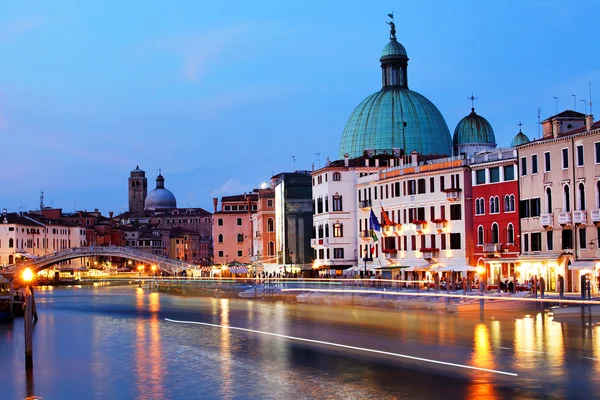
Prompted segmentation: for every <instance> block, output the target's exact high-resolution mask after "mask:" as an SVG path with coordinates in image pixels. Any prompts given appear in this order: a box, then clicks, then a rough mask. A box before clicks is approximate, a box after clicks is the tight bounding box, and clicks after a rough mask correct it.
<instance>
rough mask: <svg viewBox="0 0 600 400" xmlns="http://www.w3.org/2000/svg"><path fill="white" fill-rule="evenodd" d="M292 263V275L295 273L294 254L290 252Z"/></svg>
mask: <svg viewBox="0 0 600 400" xmlns="http://www.w3.org/2000/svg"><path fill="white" fill-rule="evenodd" d="M290 263H291V264H292V266H291V267H290V274H292V273H293V272H294V252H293V251H290Z"/></svg>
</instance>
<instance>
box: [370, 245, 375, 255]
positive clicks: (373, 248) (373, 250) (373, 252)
mask: <svg viewBox="0 0 600 400" xmlns="http://www.w3.org/2000/svg"><path fill="white" fill-rule="evenodd" d="M373 254H375V246H371V255H373Z"/></svg>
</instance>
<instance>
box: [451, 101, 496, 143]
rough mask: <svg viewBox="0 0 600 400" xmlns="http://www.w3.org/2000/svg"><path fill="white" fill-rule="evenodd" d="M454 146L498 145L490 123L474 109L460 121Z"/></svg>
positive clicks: (455, 133) (455, 132) (455, 130)
mask: <svg viewBox="0 0 600 400" xmlns="http://www.w3.org/2000/svg"><path fill="white" fill-rule="evenodd" d="M453 141H454V145H461V144H490V145H496V137H495V136H494V130H493V129H492V126H491V125H490V123H489V122H488V121H487V120H486V119H485V118H483V117H482V116H481V115H477V113H476V112H475V109H474V108H471V114H469V115H467V116H466V117H464V118H463V119H461V120H460V122H459V123H458V125H456V129H454V139H453Z"/></svg>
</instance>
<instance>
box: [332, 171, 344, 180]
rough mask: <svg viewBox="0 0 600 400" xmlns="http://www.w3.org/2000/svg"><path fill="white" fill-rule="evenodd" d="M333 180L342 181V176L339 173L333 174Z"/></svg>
mask: <svg viewBox="0 0 600 400" xmlns="http://www.w3.org/2000/svg"><path fill="white" fill-rule="evenodd" d="M333 180H334V181H341V180H342V174H340V173H339V172H334V173H333Z"/></svg>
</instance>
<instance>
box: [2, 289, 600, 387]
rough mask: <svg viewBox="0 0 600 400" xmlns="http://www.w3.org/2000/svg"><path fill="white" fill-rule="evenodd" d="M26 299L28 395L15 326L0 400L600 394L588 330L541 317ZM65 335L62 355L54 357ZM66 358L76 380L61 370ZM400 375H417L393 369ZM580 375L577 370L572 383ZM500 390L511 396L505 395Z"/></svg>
mask: <svg viewBox="0 0 600 400" xmlns="http://www.w3.org/2000/svg"><path fill="white" fill-rule="evenodd" d="M37 294H39V295H40V296H41V297H42V298H41V301H40V304H39V306H40V307H39V312H40V314H41V319H40V322H39V323H38V325H37V326H36V329H35V335H36V336H35V337H34V346H35V347H34V364H35V365H36V368H38V367H39V368H38V369H36V370H35V386H34V387H33V388H31V387H30V388H29V389H28V388H27V382H26V380H25V375H24V374H21V371H22V368H23V354H22V350H21V351H17V350H20V349H22V348H21V347H19V346H21V345H22V326H21V324H18V323H17V324H15V325H12V326H10V327H8V326H1V325H0V362H1V364H2V365H12V366H13V367H12V368H11V369H9V371H10V372H9V373H8V374H5V375H4V376H3V375H0V387H7V388H8V393H12V394H15V396H8V397H6V398H9V399H10V398H24V397H25V395H26V394H32V392H35V394H36V395H39V396H43V397H45V398H69V395H68V394H69V392H68V391H67V389H68V388H63V386H61V385H59V383H64V382H65V381H68V380H69V379H73V378H74V376H75V377H76V376H78V375H74V376H73V375H72V374H76V373H78V372H79V373H80V374H81V375H82V376H84V377H85V379H86V381H89V383H88V384H80V385H79V386H76V388H75V389H74V388H73V387H71V388H70V389H71V390H75V392H76V393H78V394H81V396H80V397H84V398H87V397H89V398H178V399H180V398H209V399H211V398H227V399H233V398H236V399H237V398H240V399H252V398H265V399H270V398H273V399H285V398H308V399H312V398H315V399H317V398H318V399H320V398H343V399H346V398H356V399H363V398H365V399H368V398H440V397H444V398H465V397H474V398H486V399H487V398H490V399H494V398H519V396H521V398H532V397H536V396H532V395H531V394H530V393H527V392H523V391H526V390H533V389H534V390H545V387H544V385H547V384H548V382H550V385H551V390H555V389H554V388H556V387H559V386H561V385H566V384H567V383H568V381H569V379H570V378H571V379H585V381H583V382H578V383H576V384H575V385H579V384H582V383H585V384H586V385H587V387H588V389H594V388H598V378H597V377H596V376H598V375H599V374H598V372H600V366H599V362H598V359H599V358H600V331H599V329H600V327H599V326H597V325H596V326H587V325H581V323H580V322H579V321H577V320H576V321H574V322H573V321H572V322H569V323H568V324H561V323H558V322H556V321H554V320H553V319H552V318H549V317H548V316H547V315H545V314H532V315H531V316H529V317H525V316H520V315H518V316H515V317H514V318H512V317H504V318H502V319H486V320H483V321H480V320H479V319H478V318H474V319H470V318H467V317H463V316H461V317H456V316H448V315H445V314H440V313H427V312H421V313H419V312H398V311H391V310H384V309H365V308H338V307H332V308H330V307H327V308H325V307H324V306H322V305H320V306H311V305H296V304H284V303H266V302H261V301H255V300H251V301H245V300H238V299H213V298H182V297H174V296H170V295H164V294H159V293H155V292H149V291H148V290H146V289H144V290H143V289H139V288H129V287H127V288H109V287H105V288H94V289H86V288H83V289H78V290H76V291H75V290H71V291H69V290H65V289H57V290H54V291H46V292H43V293H42V292H41V291H40V292H38V293H36V295H37ZM44 296H45V297H44ZM165 317H170V318H174V319H187V320H196V321H204V322H210V323H214V324H219V325H223V326H225V327H227V326H231V327H246V328H250V329H257V330H264V331H268V332H274V333H278V334H284V335H291V336H298V337H306V338H315V339H320V340H326V341H331V342H335V343H344V344H348V345H354V346H359V347H366V348H374V349H381V350H387V351H391V352H397V353H403V354H412V355H416V356H422V357H425V358H427V357H429V358H432V359H440V360H445V361H452V362H457V363H462V364H466V365H472V366H476V367H481V368H486V369H498V370H503V371H510V372H517V373H518V374H519V377H518V378H514V385H513V384H512V382H511V381H510V379H513V378H510V379H508V378H507V379H504V378H501V377H497V376H496V375H494V374H491V373H485V372H477V373H461V371H457V370H456V368H446V369H445V370H443V371H442V372H443V373H444V374H450V375H453V376H454V375H460V376H463V377H464V378H466V380H464V381H455V380H453V379H450V378H447V377H445V376H439V375H437V373H436V374H434V373H433V372H432V371H433V370H432V369H429V366H427V365H425V366H424V365H423V364H422V363H421V364H419V363H413V364H409V363H408V362H405V361H402V360H400V361H399V360H396V359H394V360H390V359H385V358H384V357H375V356H373V357H365V356H362V355H361V354H360V353H359V352H356V351H336V350H333V349H331V348H327V347H325V346H308V345H301V344H298V343H294V342H290V341H289V340H286V339H280V338H272V337H266V338H265V337H263V336H261V335H257V334H252V333H243V332H239V331H235V330H231V329H227V328H222V329H221V328H215V327H197V326H182V325H176V324H170V323H166V322H165V321H164V318H165ZM19 321H22V320H17V322H19ZM67 335H69V336H68V337H69V340H68V345H69V346H70V348H66V347H63V346H65V341H64V340H63V339H64V337H65V336H67ZM61 338H62V339H61ZM67 351H70V352H67ZM582 356H587V357H589V360H588V359H583V358H582ZM73 357H77V359H76V360H75V361H76V365H78V366H79V367H78V369H81V370H82V371H77V370H73V367H72V365H73V364H72V362H73V360H72V358H73ZM567 360H569V361H568V363H567ZM86 364H87V365H89V372H88V371H87V370H86V369H85V365H86ZM409 365H410V366H411V368H412V367H417V368H419V371H420V372H413V371H410V370H408V369H403V368H405V367H407V366H409ZM49 366H51V367H49ZM585 368H588V369H589V370H590V371H589V373H587V374H582V373H580V371H582V370H584V371H585ZM436 371H440V369H437V370H436ZM463 372H464V371H463ZM31 378H32V379H31V380H30V383H31V382H33V377H31ZM499 382H503V384H507V385H508V389H507V388H506V387H500V386H498V384H499ZM507 382H508V383H507ZM511 386H515V387H516V386H518V387H519V390H520V391H519V392H517V393H514V392H510V387H511ZM447 387H451V388H452V390H451V391H448V389H447ZM556 390H557V391H556V392H554V393H555V394H556V393H559V394H564V395H565V396H566V393H567V392H561V391H560V390H559V389H556ZM523 393H525V394H523ZM569 393H570V392H569Z"/></svg>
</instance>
